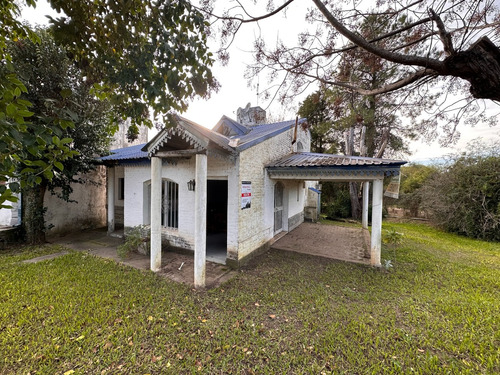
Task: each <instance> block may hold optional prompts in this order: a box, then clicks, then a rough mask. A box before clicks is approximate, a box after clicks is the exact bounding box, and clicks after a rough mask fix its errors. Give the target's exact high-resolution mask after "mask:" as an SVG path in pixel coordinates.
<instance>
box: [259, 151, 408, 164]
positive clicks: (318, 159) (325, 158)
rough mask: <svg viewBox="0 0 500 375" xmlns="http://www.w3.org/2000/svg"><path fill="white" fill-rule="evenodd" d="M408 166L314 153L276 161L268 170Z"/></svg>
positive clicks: (364, 158)
mask: <svg viewBox="0 0 500 375" xmlns="http://www.w3.org/2000/svg"><path fill="white" fill-rule="evenodd" d="M403 164H406V162H405V161H403V160H392V159H377V158H368V157H360V156H345V155H333V154H315V153H312V152H297V153H293V154H290V155H287V156H285V157H283V158H281V159H279V160H276V161H274V162H272V163H270V164H269V165H267V166H266V167H267V168H289V167H298V168H301V167H302V168H303V167H340V168H344V167H365V166H400V165H403Z"/></svg>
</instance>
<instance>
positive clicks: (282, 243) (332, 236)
mask: <svg viewBox="0 0 500 375" xmlns="http://www.w3.org/2000/svg"><path fill="white" fill-rule="evenodd" d="M271 248H272V249H276V250H286V251H294V252H297V253H302V254H309V255H315V256H321V257H325V258H332V259H338V260H343V261H347V262H355V263H362V264H370V235H369V232H368V230H366V229H362V228H356V227H346V226H340V225H331V224H320V223H308V222H304V223H302V224H300V225H299V226H298V227H297V228H295V229H294V230H292V231H291V232H289V233H287V234H285V235H284V236H283V237H282V238H280V239H278V240H277V241H276V242H275V243H274V244H273V245H272V246H271Z"/></svg>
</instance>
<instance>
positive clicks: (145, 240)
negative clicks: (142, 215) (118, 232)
mask: <svg viewBox="0 0 500 375" xmlns="http://www.w3.org/2000/svg"><path fill="white" fill-rule="evenodd" d="M116 251H117V253H118V256H119V257H120V258H122V259H124V258H127V257H128V256H129V254H130V253H131V252H134V251H135V252H138V253H141V254H146V255H147V254H149V252H150V237H149V227H148V226H147V225H138V226H136V227H132V228H129V229H127V230H126V232H125V243H123V244H122V245H120V246H118V247H117V249H116Z"/></svg>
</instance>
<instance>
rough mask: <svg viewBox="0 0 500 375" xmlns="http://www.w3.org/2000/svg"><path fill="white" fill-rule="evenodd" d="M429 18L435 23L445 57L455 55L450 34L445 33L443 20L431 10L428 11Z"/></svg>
mask: <svg viewBox="0 0 500 375" xmlns="http://www.w3.org/2000/svg"><path fill="white" fill-rule="evenodd" d="M429 13H430V14H431V18H432V19H433V20H434V22H436V26H437V28H438V30H439V37H440V38H441V42H443V48H444V52H445V53H446V55H447V56H451V55H454V54H455V49H454V48H453V42H452V41H451V34H450V33H449V32H447V31H446V28H445V26H444V23H443V20H442V19H441V17H439V16H438V15H437V14H436V12H435V11H434V10H433V9H429Z"/></svg>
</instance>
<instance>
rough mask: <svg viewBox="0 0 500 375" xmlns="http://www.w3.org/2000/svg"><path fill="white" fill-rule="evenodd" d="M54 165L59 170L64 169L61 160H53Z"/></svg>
mask: <svg viewBox="0 0 500 375" xmlns="http://www.w3.org/2000/svg"><path fill="white" fill-rule="evenodd" d="M54 166H55V167H56V168H58V169H59V170H60V171H62V170H63V169H64V166H63V164H62V163H61V162H58V161H55V162H54Z"/></svg>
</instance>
